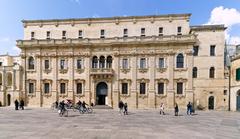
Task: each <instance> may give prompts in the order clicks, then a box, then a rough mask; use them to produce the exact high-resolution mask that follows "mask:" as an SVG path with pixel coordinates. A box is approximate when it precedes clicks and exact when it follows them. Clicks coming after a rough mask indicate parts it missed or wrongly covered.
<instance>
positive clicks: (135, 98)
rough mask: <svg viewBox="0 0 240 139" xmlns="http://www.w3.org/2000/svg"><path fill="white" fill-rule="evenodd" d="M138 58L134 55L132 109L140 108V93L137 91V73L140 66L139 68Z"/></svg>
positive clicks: (132, 59)
mask: <svg viewBox="0 0 240 139" xmlns="http://www.w3.org/2000/svg"><path fill="white" fill-rule="evenodd" d="M137 62H138V61H137V56H136V55H133V56H132V57H131V64H130V65H131V76H132V77H131V79H132V85H131V105H130V107H132V108H138V91H137V72H138V66H137Z"/></svg>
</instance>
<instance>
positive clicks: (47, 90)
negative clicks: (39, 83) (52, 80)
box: [44, 83, 50, 94]
mask: <svg viewBox="0 0 240 139" xmlns="http://www.w3.org/2000/svg"><path fill="white" fill-rule="evenodd" d="M49 92H50V84H49V83H44V93H45V94H48V93H49Z"/></svg>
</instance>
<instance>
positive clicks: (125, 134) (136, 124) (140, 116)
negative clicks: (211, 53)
mask: <svg viewBox="0 0 240 139" xmlns="http://www.w3.org/2000/svg"><path fill="white" fill-rule="evenodd" d="M0 138H3V139H8V138H16V139H40V138H43V139H55V138H56V139H57V138H62V139H75V138H76V139H77V138H78V139H87V138H93V139H115V138H117V139H128V138H129V139H131V138H132V139H155V138H161V139H164V138H173V139H175V138H178V139H181V138H188V139H231V138H235V139H240V113H239V112H217V111H198V112H197V114H196V115H194V116H187V115H186V113H185V111H182V112H181V113H180V116H177V117H175V116H173V112H172V111H169V112H168V113H167V114H166V115H164V116H163V115H161V116H160V115H159V113H158V111H157V110H134V111H131V112H130V113H129V115H127V116H123V115H120V114H119V113H118V111H117V110H100V109H98V110H94V113H93V114H80V113H79V112H73V111H71V110H70V111H69V116H68V117H59V116H58V114H57V111H56V110H55V111H53V110H50V109H44V108H27V109H26V110H24V111H21V110H19V111H15V110H13V108H9V107H8V108H0Z"/></svg>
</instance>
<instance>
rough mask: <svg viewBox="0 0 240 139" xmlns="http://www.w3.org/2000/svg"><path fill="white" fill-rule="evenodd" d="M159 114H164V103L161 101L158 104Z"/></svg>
mask: <svg viewBox="0 0 240 139" xmlns="http://www.w3.org/2000/svg"><path fill="white" fill-rule="evenodd" d="M161 114H163V115H165V113H164V104H163V103H161V105H160V115H161Z"/></svg>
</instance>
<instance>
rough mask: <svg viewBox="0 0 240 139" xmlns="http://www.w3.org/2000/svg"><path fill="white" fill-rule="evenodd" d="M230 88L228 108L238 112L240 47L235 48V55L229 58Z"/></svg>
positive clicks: (239, 101) (239, 107)
mask: <svg viewBox="0 0 240 139" xmlns="http://www.w3.org/2000/svg"><path fill="white" fill-rule="evenodd" d="M230 67H231V82H230V85H231V88H230V92H231V94H230V96H231V100H230V102H231V103H230V107H231V110H232V111H240V45H237V46H236V53H235V55H234V56H232V58H231V66H230Z"/></svg>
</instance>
